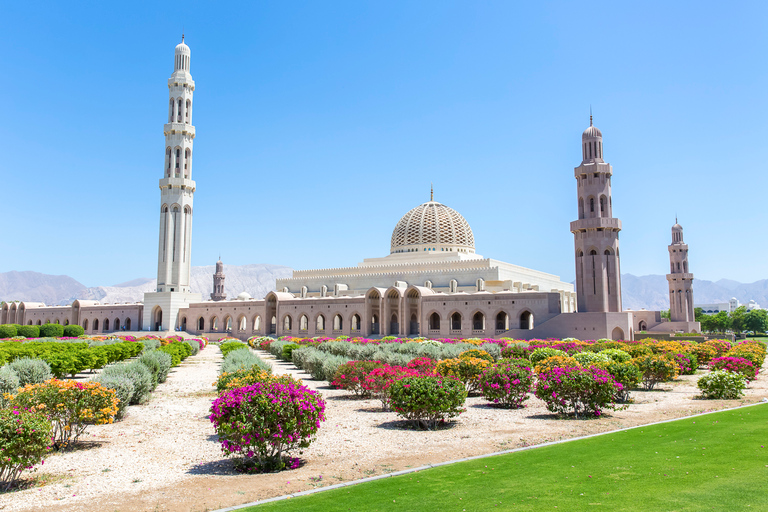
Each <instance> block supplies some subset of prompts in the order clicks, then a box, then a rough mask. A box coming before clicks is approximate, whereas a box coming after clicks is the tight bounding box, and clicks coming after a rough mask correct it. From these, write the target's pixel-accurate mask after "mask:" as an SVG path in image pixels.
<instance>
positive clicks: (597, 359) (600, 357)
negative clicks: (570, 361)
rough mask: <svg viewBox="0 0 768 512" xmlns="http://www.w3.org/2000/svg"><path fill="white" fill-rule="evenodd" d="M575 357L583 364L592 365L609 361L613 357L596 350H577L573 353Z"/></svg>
mask: <svg viewBox="0 0 768 512" xmlns="http://www.w3.org/2000/svg"><path fill="white" fill-rule="evenodd" d="M573 358H574V359H576V361H578V362H579V364H580V365H581V366H591V365H593V364H597V363H608V362H610V361H611V357H610V356H608V354H603V353H600V352H598V353H594V352H577V353H576V354H574V355H573Z"/></svg>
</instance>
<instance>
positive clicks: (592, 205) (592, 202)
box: [589, 197, 595, 213]
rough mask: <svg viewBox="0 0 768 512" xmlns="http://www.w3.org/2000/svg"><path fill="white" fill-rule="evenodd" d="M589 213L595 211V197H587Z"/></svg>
mask: <svg viewBox="0 0 768 512" xmlns="http://www.w3.org/2000/svg"><path fill="white" fill-rule="evenodd" d="M589 213H595V198H594V197H590V198H589Z"/></svg>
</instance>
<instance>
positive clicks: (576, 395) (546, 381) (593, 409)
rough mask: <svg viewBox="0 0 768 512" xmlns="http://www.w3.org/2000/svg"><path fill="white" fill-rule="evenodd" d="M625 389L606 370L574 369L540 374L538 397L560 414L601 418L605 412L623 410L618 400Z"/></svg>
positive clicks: (566, 368) (537, 385)
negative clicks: (604, 410)
mask: <svg viewBox="0 0 768 512" xmlns="http://www.w3.org/2000/svg"><path fill="white" fill-rule="evenodd" d="M622 387H623V386H622V385H621V384H619V383H618V382H616V381H615V380H614V379H613V377H612V376H611V375H610V374H609V373H608V372H607V371H605V370H603V369H602V368H598V367H596V366H590V367H587V368H583V367H579V366H571V367H563V368H553V369H551V370H549V371H545V372H543V373H541V374H539V380H538V382H537V384H536V396H537V397H538V398H540V399H541V400H543V401H544V402H546V404H547V409H548V410H550V411H552V412H555V413H558V414H573V415H574V416H575V417H577V418H578V417H579V416H580V415H582V416H584V415H587V414H591V415H593V416H600V415H601V414H602V412H603V409H612V410H617V409H620V408H621V407H619V406H617V405H616V403H615V399H616V397H617V396H618V395H619V394H620V393H621V390H622Z"/></svg>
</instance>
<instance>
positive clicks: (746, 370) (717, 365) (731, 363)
mask: <svg viewBox="0 0 768 512" xmlns="http://www.w3.org/2000/svg"><path fill="white" fill-rule="evenodd" d="M709 369H710V370H712V371H714V370H725V371H726V372H731V373H739V374H741V375H743V376H744V377H745V378H746V379H747V381H751V380H754V379H755V378H757V372H758V371H759V369H758V368H756V367H755V365H754V363H752V361H750V360H749V359H744V358H743V357H717V358H715V359H713V360H712V361H710V362H709Z"/></svg>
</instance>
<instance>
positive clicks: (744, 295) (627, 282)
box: [621, 274, 768, 310]
mask: <svg viewBox="0 0 768 512" xmlns="http://www.w3.org/2000/svg"><path fill="white" fill-rule="evenodd" d="M731 297H736V298H737V299H739V301H740V302H741V303H746V302H749V301H750V300H754V301H755V302H757V303H758V304H760V306H761V307H768V279H762V280H760V281H755V282H754V283H739V282H738V281H731V280H729V279H720V280H719V281H715V282H713V281H707V280H705V279H694V281H693V301H694V303H695V304H712V303H715V302H728V300H729V299H730V298H731ZM621 298H622V303H623V305H624V308H625V309H643V308H644V309H649V310H660V309H669V285H668V284H667V278H666V276H659V275H649V276H640V277H637V276H633V275H632V274H622V275H621Z"/></svg>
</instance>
